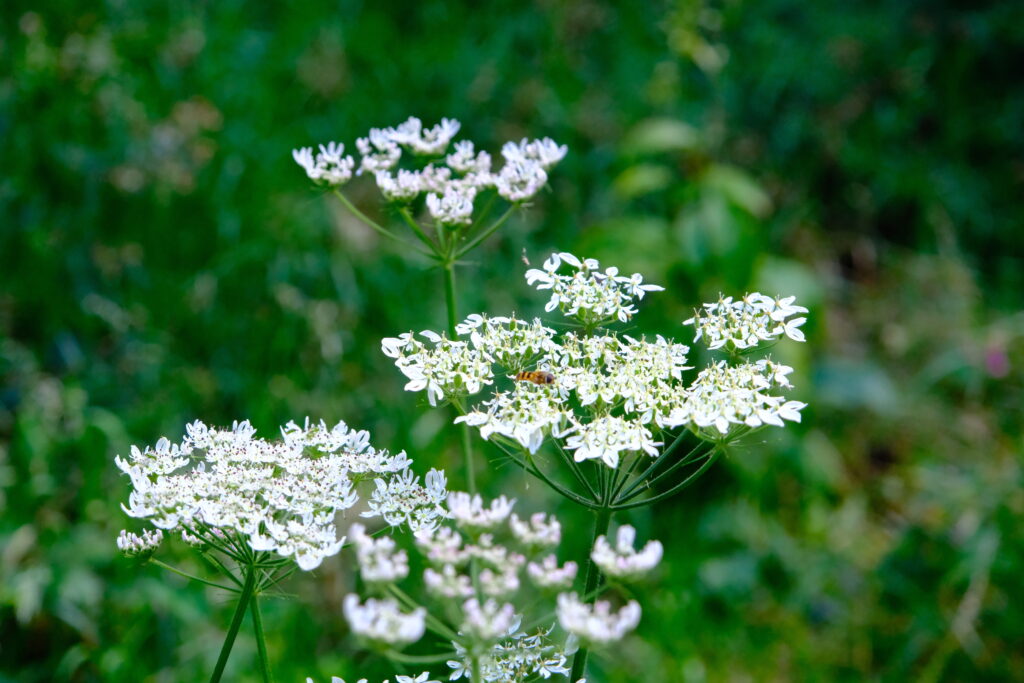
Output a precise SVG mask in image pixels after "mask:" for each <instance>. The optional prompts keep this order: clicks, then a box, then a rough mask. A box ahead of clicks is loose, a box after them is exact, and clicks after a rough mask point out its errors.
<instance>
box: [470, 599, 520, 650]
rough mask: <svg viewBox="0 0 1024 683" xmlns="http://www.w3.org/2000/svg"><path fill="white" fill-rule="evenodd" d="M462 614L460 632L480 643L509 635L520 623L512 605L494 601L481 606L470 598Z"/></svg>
mask: <svg viewBox="0 0 1024 683" xmlns="http://www.w3.org/2000/svg"><path fill="white" fill-rule="evenodd" d="M462 614H463V621H462V626H461V628H460V630H461V631H462V632H463V633H465V634H466V635H467V636H469V637H471V638H475V639H476V640H480V641H489V640H496V639H497V638H500V637H501V636H503V635H505V634H507V633H508V632H509V630H510V629H512V628H513V627H514V626H515V625H516V624H517V622H518V619H517V618H516V613H515V608H514V607H513V606H512V605H511V604H509V603H504V604H501V605H499V604H498V603H497V602H495V601H494V600H488V601H487V602H485V603H484V604H483V605H481V604H480V601H479V600H477V599H476V598H470V599H469V600H467V601H466V602H465V603H463V605H462Z"/></svg>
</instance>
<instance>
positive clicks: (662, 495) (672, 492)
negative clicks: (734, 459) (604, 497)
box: [612, 448, 721, 511]
mask: <svg viewBox="0 0 1024 683" xmlns="http://www.w3.org/2000/svg"><path fill="white" fill-rule="evenodd" d="M720 454H721V450H720V449H718V448H716V449H715V450H714V451H712V452H711V455H710V456H709V457H708V459H707V460H705V461H704V464H703V465H701V466H700V469H698V470H697V471H696V472H694V473H693V474H691V475H690V476H688V477H687V478H686V479H684V480H682V481H681V482H679V483H678V484H676V485H675V486H673V487H672V488H670V489H669V490H668V491H665V492H664V493H659V494H658V495H656V496H654V497H653V498H644V499H643V500H638V501H634V502H632V503H622V504H618V505H613V506H612V509H613V510H615V511H619V510H631V509H633V508H638V507H645V506H647V505H654V504H655V503H660V502H661V501H663V500H665V499H666V498H671V497H672V496H674V495H676V494H677V493H679V492H680V491H682V490H683V489H685V488H686V487H687V486H689V485H690V484H692V483H693V482H695V481H697V479H698V478H699V477H700V476H701V475H702V474H704V473H705V472H706V471H707V470H708V468H709V467H711V466H712V465H713V464H715V461H716V460H718V456H719V455H720Z"/></svg>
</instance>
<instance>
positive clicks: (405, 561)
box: [348, 524, 409, 583]
mask: <svg viewBox="0 0 1024 683" xmlns="http://www.w3.org/2000/svg"><path fill="white" fill-rule="evenodd" d="M348 537H349V538H350V539H352V542H353V543H354V544H355V546H356V559H357V560H358V562H359V573H360V574H361V575H362V577H363V580H364V581H366V582H367V583H393V582H395V581H399V580H401V579H404V578H405V577H406V576H408V575H409V556H408V555H407V554H406V552H405V551H404V550H398V549H397V547H396V545H395V540H394V539H393V538H390V537H388V536H384V537H382V538H379V539H375V538H373V537H372V536H369V535H368V534H367V533H366V527H364V526H363V525H362V524H353V525H352V526H351V527H350V528H349V532H348Z"/></svg>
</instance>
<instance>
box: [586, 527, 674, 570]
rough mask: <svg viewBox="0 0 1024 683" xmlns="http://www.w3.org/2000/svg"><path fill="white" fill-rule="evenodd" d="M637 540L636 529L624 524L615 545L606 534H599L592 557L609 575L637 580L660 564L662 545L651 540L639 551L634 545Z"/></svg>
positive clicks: (616, 537)
mask: <svg viewBox="0 0 1024 683" xmlns="http://www.w3.org/2000/svg"><path fill="white" fill-rule="evenodd" d="M635 542H636V529H634V528H633V527H631V526H629V525H628V524H623V525H622V526H620V527H619V531H618V533H617V534H616V536H615V547H612V545H611V543H609V542H608V538H607V537H606V536H598V538H597V540H596V541H595V542H594V549H593V551H592V552H591V553H590V558H591V559H592V560H593V561H594V564H596V565H597V566H598V567H600V568H601V571H603V572H604V573H605V574H607V575H608V576H613V577H615V578H617V579H623V580H636V579H638V578H640V577H642V576H644V575H645V574H647V573H649V572H650V571H651V570H652V569H654V568H655V567H657V566H658V563H659V562H661V556H662V546H661V543H660V542H659V541H649V542H648V543H647V545H645V546H644V548H643V550H641V551H640V552H637V551H636V549H635V548H634V547H633V545H634V543H635Z"/></svg>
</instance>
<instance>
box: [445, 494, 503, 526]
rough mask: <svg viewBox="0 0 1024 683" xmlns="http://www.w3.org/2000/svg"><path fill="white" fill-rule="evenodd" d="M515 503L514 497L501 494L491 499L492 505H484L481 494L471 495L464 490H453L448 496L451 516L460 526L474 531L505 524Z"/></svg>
mask: <svg viewBox="0 0 1024 683" xmlns="http://www.w3.org/2000/svg"><path fill="white" fill-rule="evenodd" d="M515 503H516V501H515V499H514V498H513V499H512V500H509V499H508V498H506V497H505V496H499V497H498V498H495V499H494V500H492V501H491V505H490V507H484V503H483V498H481V497H480V494H476V495H474V496H471V495H469V494H468V493H465V492H462V491H453V492H452V493H451V495H450V496H448V510H449V511H450V513H451V518H452V519H453V520H455V523H456V524H457V525H458V526H459V527H461V528H463V529H471V530H474V531H482V530H488V529H493V528H494V527H496V526H498V525H499V524H503V523H504V522H505V520H506V519H508V516H509V514H510V513H511V512H512V506H514V505H515Z"/></svg>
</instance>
